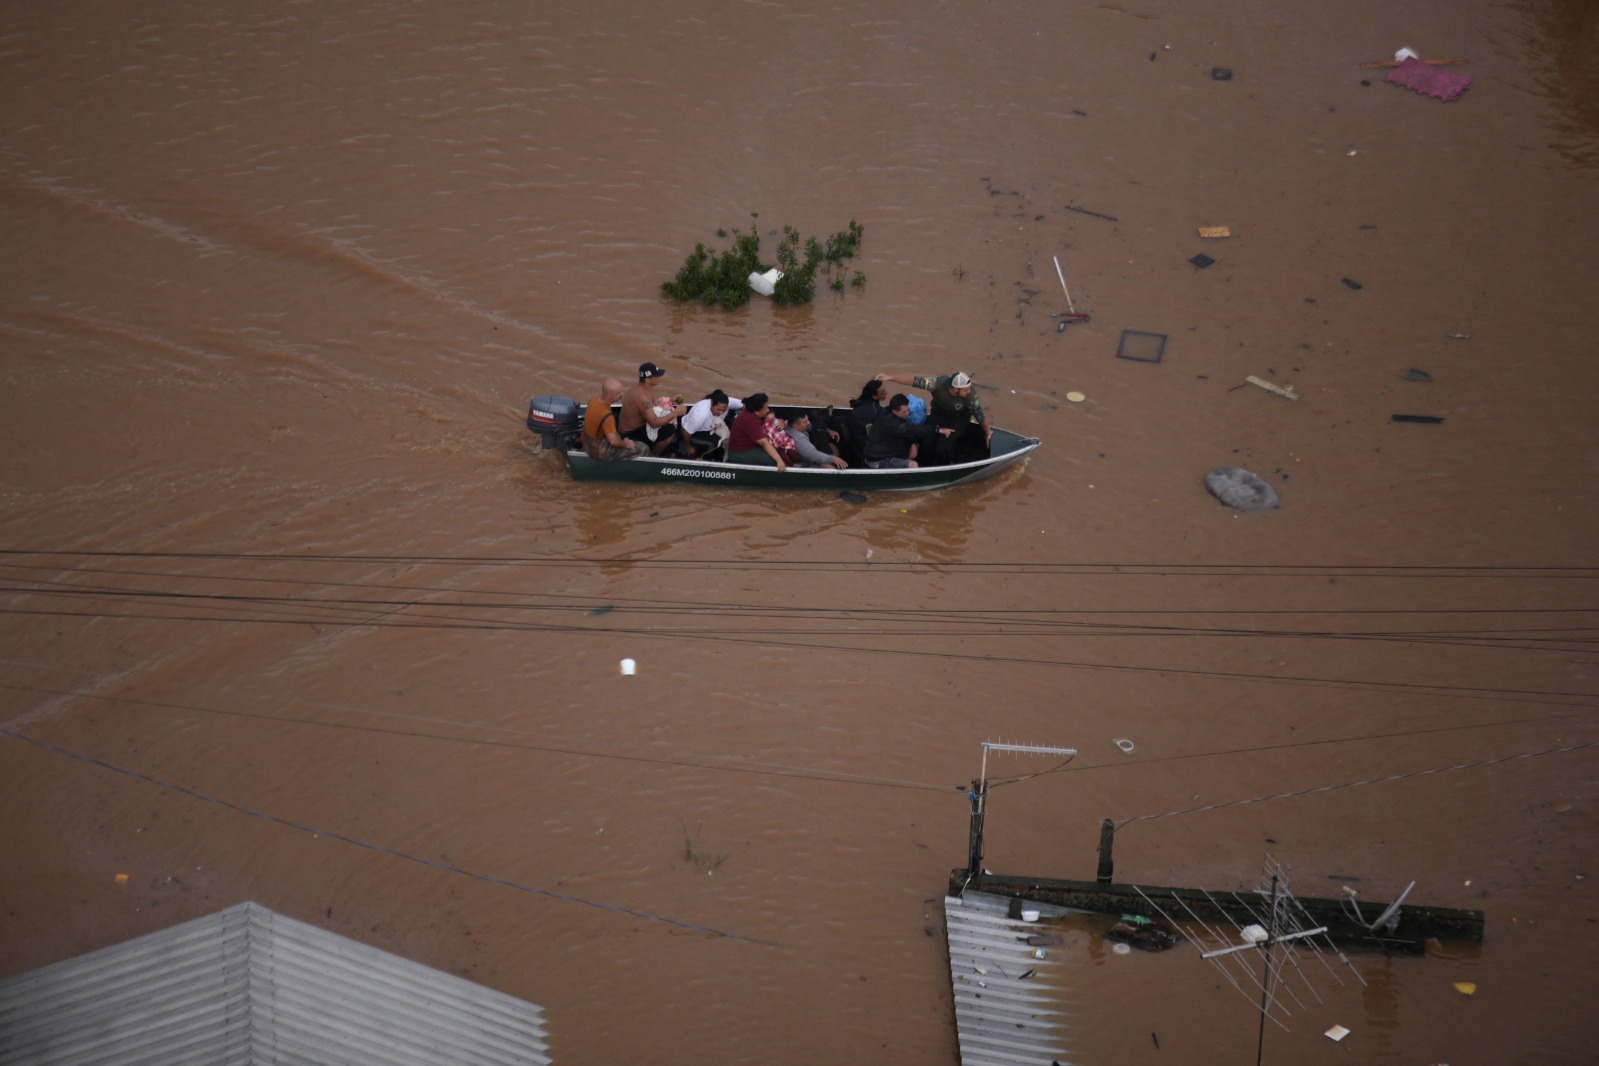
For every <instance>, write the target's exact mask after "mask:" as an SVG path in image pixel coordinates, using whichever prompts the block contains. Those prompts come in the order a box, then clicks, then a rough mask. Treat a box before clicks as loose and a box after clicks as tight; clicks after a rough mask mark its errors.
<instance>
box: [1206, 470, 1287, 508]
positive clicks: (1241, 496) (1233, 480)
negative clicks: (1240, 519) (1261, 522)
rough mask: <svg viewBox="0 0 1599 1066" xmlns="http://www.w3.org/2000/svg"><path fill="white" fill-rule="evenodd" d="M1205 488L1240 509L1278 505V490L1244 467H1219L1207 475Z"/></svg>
mask: <svg viewBox="0 0 1599 1066" xmlns="http://www.w3.org/2000/svg"><path fill="white" fill-rule="evenodd" d="M1205 488H1207V489H1209V490H1210V494H1211V495H1212V496H1214V497H1216V499H1218V500H1220V501H1221V502H1222V503H1224V504H1226V505H1227V506H1228V507H1232V508H1234V509H1236V510H1239V511H1265V510H1269V509H1271V508H1273V507H1276V506H1277V491H1276V490H1275V489H1273V488H1272V487H1271V486H1270V485H1268V484H1266V483H1265V482H1264V481H1262V480H1261V479H1260V477H1259V476H1258V475H1256V474H1251V473H1250V472H1249V471H1247V470H1245V469H1244V468H1242V467H1238V466H1219V467H1217V468H1216V469H1215V470H1212V471H1211V472H1210V473H1208V474H1206V475H1205Z"/></svg>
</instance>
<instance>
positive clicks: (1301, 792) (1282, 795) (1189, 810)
mask: <svg viewBox="0 0 1599 1066" xmlns="http://www.w3.org/2000/svg"><path fill="white" fill-rule="evenodd" d="M1594 747H1599V740H1591V741H1588V742H1587V743H1586V744H1570V745H1567V746H1566V747H1563V748H1548V749H1546V750H1544V751H1532V752H1526V753H1523V754H1521V755H1503V756H1500V757H1499V758H1496V759H1482V760H1479V761H1478V762H1463V763H1456V764H1455V765H1454V766H1442V767H1438V768H1437V769H1433V770H1411V771H1409V772H1408V773H1403V774H1392V775H1390V776H1388V777H1371V778H1367V779H1366V780H1364V781H1346V782H1344V783H1343V784H1341V785H1321V786H1318V787H1316V788H1302V789H1298V790H1296V791H1293V792H1278V793H1276V794H1274V795H1271V796H1256V797H1255V798H1254V799H1242V800H1229V801H1227V802H1226V803H1211V804H1208V805H1206V806H1204V807H1185V808H1183V809H1181V810H1176V811H1166V812H1164V813H1162V814H1139V815H1134V816H1133V817H1131V818H1126V819H1123V820H1122V821H1120V822H1117V823H1116V828H1117V829H1118V830H1120V829H1121V828H1122V827H1123V826H1126V825H1131V824H1132V823H1133V822H1149V821H1154V820H1155V819H1157V818H1175V817H1176V816H1177V815H1179V814H1199V813H1201V812H1203V811H1219V810H1221V809H1223V808H1225V807H1244V806H1248V805H1249V804H1252V803H1265V802H1266V801H1268V800H1279V799H1293V798H1294V797H1296V796H1311V795H1315V794H1316V793H1318V792H1336V791H1338V790H1339V789H1344V788H1355V787H1356V786H1358V785H1380V784H1386V783H1388V782H1390V781H1404V780H1407V779H1408V778H1412V777H1426V776H1428V775H1430V774H1447V773H1450V772H1452V771H1455V770H1474V769H1477V768H1479V767H1483V766H1496V765H1498V764H1500V763H1507V762H1515V761H1517V760H1519V759H1536V758H1539V757H1540V756H1544V755H1564V754H1567V753H1569V752H1573V751H1582V750H1584V749H1586V748H1594Z"/></svg>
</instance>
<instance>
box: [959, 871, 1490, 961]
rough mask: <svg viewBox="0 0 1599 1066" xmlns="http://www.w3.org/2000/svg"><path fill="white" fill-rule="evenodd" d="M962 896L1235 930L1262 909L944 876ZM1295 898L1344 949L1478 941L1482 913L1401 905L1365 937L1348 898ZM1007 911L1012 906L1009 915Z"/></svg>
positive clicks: (1106, 886)
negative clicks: (1388, 926)
mask: <svg viewBox="0 0 1599 1066" xmlns="http://www.w3.org/2000/svg"><path fill="white" fill-rule="evenodd" d="M963 890H964V891H968V892H970V891H974V890H975V891H979V892H987V893H992V894H994V895H999V896H1008V897H1010V898H1011V899H1014V900H1030V901H1036V902H1040V903H1049V904H1054V905H1056V906H1061V907H1072V908H1075V909H1077V910H1084V911H1095V912H1098V913H1101V914H1141V915H1143V916H1145V917H1147V918H1156V919H1158V918H1160V917H1161V915H1160V913H1159V911H1157V910H1156V909H1155V908H1154V907H1152V906H1151V905H1150V902H1151V901H1153V903H1154V904H1155V905H1156V906H1158V907H1159V908H1160V909H1161V910H1164V911H1165V912H1166V913H1167V914H1168V915H1170V916H1171V917H1172V918H1174V919H1177V920H1179V921H1181V920H1192V918H1193V916H1196V915H1197V916H1198V917H1199V918H1200V919H1202V920H1204V921H1227V922H1232V923H1233V924H1235V925H1240V926H1242V925H1248V924H1250V923H1252V922H1254V921H1256V920H1257V919H1256V917H1255V915H1254V914H1252V913H1251V911H1250V907H1253V908H1254V910H1255V911H1256V912H1258V911H1260V910H1262V909H1263V908H1264V903H1263V901H1262V900H1261V899H1260V898H1259V897H1258V896H1256V894H1255V893H1254V892H1253V891H1240V892H1236V893H1234V892H1206V891H1204V890H1202V889H1197V888H1169V887H1165V886H1155V885H1131V884H1115V883H1112V882H1111V881H1109V880H1105V881H1063V880H1056V879H1054V878H1046V877H1010V876H1005V875H1002V874H991V873H980V874H978V875H977V876H975V877H972V878H971V879H970V880H969V881H968V879H967V872H966V871H965V870H954V871H952V872H951V874H950V879H949V892H950V895H952V896H954V895H959V894H960V893H961V892H962V891H963ZM1140 893H1142V894H1140ZM1145 896H1147V897H1149V898H1148V900H1146V899H1145V898H1144V897H1145ZM1296 898H1297V899H1298V900H1299V902H1300V903H1301V904H1302V905H1303V906H1304V908H1305V910H1306V911H1307V912H1308V913H1309V915H1310V917H1311V918H1312V919H1313V920H1314V921H1315V922H1316V923H1317V924H1318V925H1325V926H1326V927H1327V936H1328V937H1329V938H1330V939H1331V940H1332V942H1333V943H1334V944H1337V945H1338V946H1340V947H1344V948H1351V949H1357V950H1369V951H1391V952H1404V953H1408V954H1421V953H1422V952H1423V951H1425V950H1426V942H1427V941H1428V940H1429V939H1434V938H1436V939H1439V940H1468V941H1475V942H1480V941H1481V940H1482V926H1483V913H1482V911H1476V910H1455V909H1452V908H1448V907H1423V906H1416V905H1412V904H1402V905H1401V906H1400V907H1399V911H1398V915H1397V919H1398V920H1397V923H1396V924H1394V925H1393V927H1392V930H1391V931H1388V930H1381V931H1373V930H1371V929H1368V928H1367V927H1366V926H1365V925H1364V924H1362V923H1361V922H1360V921H1357V920H1356V919H1355V917H1354V903H1353V902H1352V900H1351V899H1350V898H1348V897H1346V898H1344V899H1317V898H1316V897H1313V896H1297V897H1296ZM1357 899H1358V897H1357ZM1246 904H1248V906H1246ZM1358 905H1359V914H1360V915H1361V917H1363V918H1364V919H1365V921H1367V922H1375V921H1376V920H1377V918H1378V917H1379V916H1380V915H1382V913H1383V912H1384V911H1385V910H1387V908H1388V904H1387V903H1384V902H1378V901H1376V900H1366V899H1358ZM1015 906H1016V905H1013V908H1014V907H1015ZM1190 912H1192V914H1190Z"/></svg>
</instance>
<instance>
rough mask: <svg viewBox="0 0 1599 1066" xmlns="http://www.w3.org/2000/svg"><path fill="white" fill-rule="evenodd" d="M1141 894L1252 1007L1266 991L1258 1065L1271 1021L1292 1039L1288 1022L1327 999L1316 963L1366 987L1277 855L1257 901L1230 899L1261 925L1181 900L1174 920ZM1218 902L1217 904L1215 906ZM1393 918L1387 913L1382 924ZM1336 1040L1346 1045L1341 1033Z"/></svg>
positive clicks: (1262, 880)
mask: <svg viewBox="0 0 1599 1066" xmlns="http://www.w3.org/2000/svg"><path fill="white" fill-rule="evenodd" d="M1407 891H1408V890H1407ZM1138 894H1139V895H1140V896H1143V897H1144V900H1145V902H1147V903H1148V904H1149V905H1150V906H1151V907H1153V908H1154V909H1155V911H1156V912H1157V913H1158V914H1160V916H1161V917H1162V918H1165V919H1166V922H1167V924H1168V925H1170V926H1171V927H1172V928H1173V929H1176V930H1177V931H1179V932H1180V933H1182V935H1183V936H1184V937H1185V938H1186V939H1187V940H1188V942H1189V943H1191V944H1193V945H1194V947H1195V948H1197V949H1198V950H1199V955H1200V958H1203V959H1207V960H1209V961H1210V963H1211V965H1213V966H1215V967H1216V969H1217V970H1218V971H1220V973H1221V974H1222V976H1223V977H1225V978H1226V979H1227V981H1228V983H1229V984H1231V985H1232V986H1233V988H1235V989H1237V990H1238V992H1239V993H1240V994H1241V995H1243V996H1244V997H1245V998H1246V999H1249V1000H1250V1001H1251V1002H1253V1001H1254V998H1255V997H1254V992H1255V991H1256V990H1258V991H1259V993H1260V1001H1259V1004H1258V1006H1259V1010H1260V1031H1259V1035H1258V1036H1257V1038H1256V1047H1255V1062H1256V1066H1259V1063H1260V1061H1261V1054H1262V1052H1263V1050H1264V1048H1265V1038H1266V1021H1267V1020H1268V1019H1270V1020H1271V1022H1272V1023H1273V1024H1274V1025H1276V1026H1277V1027H1278V1028H1280V1029H1282V1030H1283V1032H1288V1022H1287V1020H1288V1019H1289V1018H1290V1017H1291V1016H1292V1015H1293V1011H1294V1010H1295V1009H1302V1008H1304V1007H1306V1005H1307V1000H1312V999H1313V1000H1315V1002H1317V1003H1321V1002H1322V998H1321V994H1320V993H1318V992H1317V991H1316V986H1315V984H1314V983H1313V982H1312V980H1311V976H1312V975H1313V974H1315V973H1316V972H1317V969H1316V967H1317V963H1319V964H1320V968H1321V970H1323V971H1325V973H1326V974H1327V975H1328V976H1330V977H1332V979H1333V980H1334V981H1336V982H1337V983H1338V984H1339V985H1342V984H1344V980H1343V978H1342V977H1341V976H1339V972H1338V968H1336V967H1334V966H1333V965H1332V963H1331V962H1329V961H1328V958H1327V956H1328V954H1329V953H1330V954H1332V955H1334V956H1336V957H1337V959H1338V961H1339V962H1341V963H1342V964H1343V968H1344V969H1347V970H1348V971H1349V973H1350V974H1351V975H1352V976H1353V977H1354V979H1355V980H1356V981H1358V982H1359V983H1360V984H1362V985H1364V984H1365V983H1366V981H1365V979H1364V978H1363V977H1361V976H1360V972H1359V971H1358V970H1356V969H1355V967H1354V965H1353V964H1352V963H1351V962H1350V961H1349V958H1348V956H1346V955H1345V954H1344V953H1343V952H1342V951H1340V950H1339V949H1338V948H1337V947H1336V946H1335V945H1334V944H1333V942H1332V940H1331V939H1330V938H1329V937H1328V936H1327V926H1326V925H1322V924H1318V923H1317V922H1316V920H1315V919H1314V918H1313V917H1312V916H1311V914H1310V912H1309V911H1308V910H1306V909H1305V906H1304V904H1302V903H1300V902H1299V900H1298V899H1297V898H1296V897H1295V896H1294V893H1293V867H1292V866H1284V865H1282V864H1281V863H1279V862H1277V860H1275V859H1273V858H1272V857H1271V856H1270V855H1267V856H1266V860H1265V863H1264V865H1263V867H1262V870H1261V875H1260V882H1259V883H1258V884H1257V885H1256V886H1255V890H1254V893H1253V896H1254V899H1253V900H1251V899H1249V898H1247V897H1248V895H1249V894H1248V893H1245V894H1242V895H1241V894H1239V893H1237V892H1233V893H1230V895H1231V896H1232V897H1233V899H1234V900H1236V901H1237V902H1238V903H1239V904H1240V905H1241V906H1242V907H1243V908H1244V910H1245V912H1246V913H1247V914H1249V916H1250V917H1251V918H1252V919H1254V920H1253V921H1251V922H1249V923H1247V924H1242V925H1241V924H1239V923H1238V922H1236V921H1232V922H1227V921H1211V922H1207V921H1204V920H1203V919H1201V918H1200V917H1199V916H1198V915H1197V914H1195V913H1194V911H1193V909H1192V908H1190V907H1189V906H1188V904H1187V903H1186V902H1184V901H1183V900H1182V899H1181V898H1180V897H1179V898H1178V900H1177V901H1178V902H1179V903H1181V904H1182V907H1183V910H1185V911H1186V912H1187V914H1186V915H1183V914H1177V915H1172V914H1167V913H1166V912H1165V911H1163V910H1161V908H1160V906H1159V905H1158V904H1157V903H1155V901H1154V900H1152V899H1150V898H1149V896H1147V895H1145V894H1144V892H1143V890H1142V889H1139V891H1138ZM1205 896H1206V898H1210V893H1209V892H1206V893H1205ZM1211 902H1212V903H1214V902H1215V901H1214V899H1212V900H1211ZM1390 910H1394V908H1390ZM1218 912H1219V908H1218ZM1387 919H1388V915H1387V914H1386V913H1385V914H1384V915H1383V917H1382V918H1380V919H1379V920H1378V923H1377V924H1381V922H1382V921H1384V920H1387ZM1318 939H1319V941H1320V943H1318ZM1252 951H1253V952H1258V953H1259V955H1260V960H1261V962H1260V973H1259V974H1258V975H1257V974H1256V973H1255V971H1254V969H1253V967H1252V966H1251V965H1250V962H1251V961H1253V960H1251V959H1249V957H1248V956H1249V953H1250V952H1252ZM1301 993H1303V995H1301ZM1289 1001H1292V1004H1293V1006H1290V1005H1289ZM1329 1035H1331V1034H1329ZM1337 1039H1342V1034H1340V1036H1339V1037H1338V1038H1337Z"/></svg>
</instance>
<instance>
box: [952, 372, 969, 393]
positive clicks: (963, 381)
mask: <svg viewBox="0 0 1599 1066" xmlns="http://www.w3.org/2000/svg"><path fill="white" fill-rule="evenodd" d="M949 383H950V385H951V386H952V387H954V388H957V389H964V388H965V387H966V386H968V385H970V384H971V383H972V379H971V375H969V374H967V373H965V372H963V371H962V372H957V373H956V374H955V376H954V377H952V378H950V379H949Z"/></svg>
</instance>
